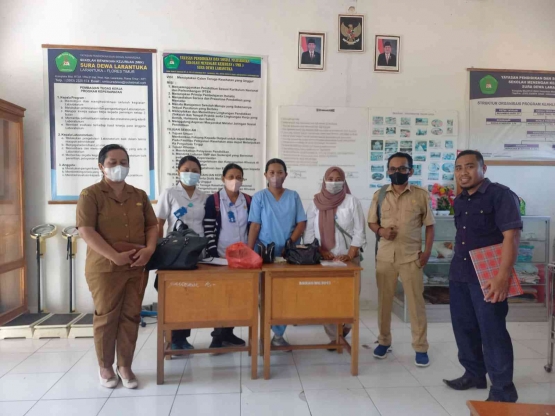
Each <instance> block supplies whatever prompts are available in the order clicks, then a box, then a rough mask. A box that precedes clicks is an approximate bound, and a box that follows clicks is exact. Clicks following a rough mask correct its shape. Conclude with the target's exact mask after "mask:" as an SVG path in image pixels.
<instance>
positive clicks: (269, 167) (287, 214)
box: [249, 159, 306, 346]
mask: <svg viewBox="0 0 555 416" xmlns="http://www.w3.org/2000/svg"><path fill="white" fill-rule="evenodd" d="M264 176H265V177H266V180H267V182H268V187H267V188H266V189H264V190H262V191H259V192H257V193H255V194H254V196H253V197H252V202H251V209H250V213H249V222H250V223H251V226H250V231H249V247H250V248H252V249H254V248H255V245H256V243H257V242H261V243H262V244H264V245H268V244H270V243H274V244H275V252H276V255H277V256H283V251H284V249H285V243H286V241H287V240H288V239H289V238H290V239H291V240H293V241H294V242H298V241H299V240H300V238H301V236H302V235H303V233H304V230H305V228H306V214H305V211H304V208H303V204H302V202H301V198H300V197H299V194H298V193H297V192H295V191H292V190H290V189H285V188H284V187H283V182H284V181H285V178H287V166H285V162H284V161H283V160H281V159H271V160H269V161H268V163H266V170H265V173H264ZM285 328H287V326H286V325H274V326H272V330H273V331H274V337H273V338H272V345H273V346H288V345H289V343H288V342H287V341H286V340H285V339H284V338H283V334H284V333H285Z"/></svg>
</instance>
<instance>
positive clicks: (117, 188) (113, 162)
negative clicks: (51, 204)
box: [77, 145, 158, 388]
mask: <svg viewBox="0 0 555 416" xmlns="http://www.w3.org/2000/svg"><path fill="white" fill-rule="evenodd" d="M98 162H99V167H100V169H101V170H102V171H103V173H104V178H103V179H102V180H101V181H100V182H99V183H97V184H95V185H93V186H90V187H88V188H86V189H84V190H83V191H82V192H81V195H80V197H79V201H78V203H77V227H78V228H79V233H80V235H81V236H82V237H83V239H84V240H85V242H86V243H87V245H88V247H87V261H86V266H85V277H86V279H87V283H88V285H89V289H90V291H91V293H92V296H93V301H94V307H95V314H94V320H93V327H94V341H95V347H96V355H97V358H98V364H99V366H100V373H99V376H100V382H101V385H103V386H104V387H109V388H114V387H116V386H117V383H118V377H117V376H116V375H115V374H114V371H113V368H112V366H113V364H114V355H115V351H116V350H117V359H118V361H117V364H118V367H117V372H118V375H119V376H120V377H121V378H122V382H123V384H124V386H125V387H129V388H134V387H136V386H137V382H136V379H135V376H134V374H133V372H132V371H131V363H132V361H133V354H134V352H135V344H136V341H137V335H138V330H139V322H140V312H141V304H142V300H143V296H144V292H145V288H146V284H147V282H148V272H147V271H145V270H144V266H145V264H146V263H147V262H148V260H149V259H150V257H151V256H152V253H153V252H154V249H155V247H156V239H157V233H158V229H157V225H158V220H157V219H156V215H155V214H154V210H153V209H152V205H151V204H150V201H149V199H148V196H147V195H146V193H145V192H144V191H142V190H140V189H137V188H135V187H133V186H131V185H128V184H126V183H125V177H126V176H127V172H128V171H129V167H128V165H129V156H128V155H127V152H126V151H125V149H123V148H122V147H121V146H118V145H108V146H106V147H105V148H103V149H102V150H101V151H100V155H99V160H98ZM116 243H127V245H130V244H135V245H137V249H135V250H130V251H125V252H121V253H120V252H118V251H117V250H116V249H115V248H114V244H116ZM116 246H118V245H117V244H116ZM139 246H142V247H144V248H140V247H139ZM127 250H129V249H127ZM120 251H121V250H120Z"/></svg>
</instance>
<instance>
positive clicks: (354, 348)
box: [351, 272, 360, 376]
mask: <svg viewBox="0 0 555 416" xmlns="http://www.w3.org/2000/svg"><path fill="white" fill-rule="evenodd" d="M354 279H355V285H354V286H355V293H354V302H353V303H354V305H353V306H354V310H353V315H354V320H353V329H352V333H353V335H352V338H351V374H352V375H353V376H358V348H359V339H358V335H359V332H358V331H359V325H358V324H359V321H358V318H359V310H358V308H359V296H360V291H359V289H360V272H356V273H355V276H354Z"/></svg>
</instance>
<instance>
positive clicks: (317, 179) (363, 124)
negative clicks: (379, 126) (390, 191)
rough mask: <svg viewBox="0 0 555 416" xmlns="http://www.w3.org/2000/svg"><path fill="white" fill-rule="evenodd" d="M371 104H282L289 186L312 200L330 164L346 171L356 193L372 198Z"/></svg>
mask: <svg viewBox="0 0 555 416" xmlns="http://www.w3.org/2000/svg"><path fill="white" fill-rule="evenodd" d="M368 144H369V143H368V108H346V107H304V106H282V107H279V155H280V157H281V158H282V159H283V160H284V161H285V163H286V164H287V170H288V173H289V176H288V177H287V181H286V187H287V188H291V189H293V190H295V191H297V192H298V193H299V195H300V196H301V199H303V200H311V199H312V198H313V196H314V194H316V193H318V192H319V191H320V189H321V186H322V178H323V176H324V173H325V172H326V170H327V169H328V168H329V167H330V166H339V167H340V168H342V169H343V170H344V171H345V174H346V176H347V182H348V183H349V187H350V189H351V192H352V193H353V195H355V196H356V197H357V198H359V199H370V198H371V196H372V195H371V194H370V192H369V188H368V177H367V172H368V156H367V155H368Z"/></svg>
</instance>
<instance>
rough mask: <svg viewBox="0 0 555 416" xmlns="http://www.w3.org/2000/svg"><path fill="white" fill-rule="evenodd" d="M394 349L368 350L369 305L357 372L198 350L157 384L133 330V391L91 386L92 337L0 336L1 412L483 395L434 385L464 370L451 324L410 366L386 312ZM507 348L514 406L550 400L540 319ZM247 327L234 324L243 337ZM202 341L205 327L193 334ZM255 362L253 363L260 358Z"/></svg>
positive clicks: (299, 409)
mask: <svg viewBox="0 0 555 416" xmlns="http://www.w3.org/2000/svg"><path fill="white" fill-rule="evenodd" d="M392 326H393V339H394V343H393V352H392V353H391V354H390V355H389V356H388V358H387V359H386V360H376V359H375V358H374V357H373V356H372V350H373V348H374V346H375V344H374V342H375V341H376V334H377V316H376V312H373V311H363V312H361V327H360V329H361V331H360V332H361V337H360V338H361V340H360V343H361V345H362V348H361V350H360V369H359V376H358V377H352V376H351V375H350V371H349V370H350V366H349V359H350V357H349V355H348V354H346V353H345V354H342V355H339V354H336V353H329V352H327V351H295V352H294V353H279V354H274V355H273V356H272V378H271V379H270V380H267V381H265V380H264V379H263V378H262V368H260V367H259V377H260V378H259V379H258V380H251V379H250V359H249V357H248V356H247V354H246V353H242V354H240V353H235V354H226V355H220V356H208V355H202V356H201V355H198V356H193V357H191V358H190V359H188V360H187V359H174V360H171V361H166V363H165V366H166V382H165V384H164V385H161V386H158V385H157V384H156V332H155V328H156V327H155V325H149V326H148V327H147V328H144V329H143V328H141V330H140V335H139V340H138V344H137V352H136V354H135V362H134V369H135V372H136V374H137V376H138V378H139V382H140V387H139V389H137V390H126V389H124V388H122V386H121V384H120V385H119V386H118V388H117V389H115V390H108V389H104V388H102V387H100V386H99V385H98V376H97V364H96V357H95V352H94V348H93V341H92V339H78V340H59V339H53V340H40V341H36V340H6V341H0V415H9V416H18V415H32V416H42V415H56V416H59V415H62V416H66V415H77V416H94V415H101V416H108V415H117V416H124V415H133V416H141V415H148V416H156V415H164V416H167V415H172V416H173V415H187V416H193V415H202V416H209V415H217V416H226V415H231V416H239V415H256V416H265V415H287V416H294V415H312V416H326V415H337V414H341V415H357V416H358V415H372V416H379V415H382V416H390V415H409V414H410V415H411V416H416V415H426V416H432V415H451V416H458V415H461V416H463V415H464V416H466V415H468V410H467V408H466V405H465V403H466V400H469V399H472V400H484V399H486V397H487V391H486V390H479V391H478V390H470V391H466V392H457V391H453V390H450V389H448V388H447V387H445V386H444V385H443V383H442V381H441V380H442V379H443V378H455V377H458V376H460V375H461V374H462V372H463V369H462V367H461V366H460V365H459V363H458V361H457V347H456V345H455V340H454V337H453V331H452V329H451V325H450V324H430V325H429V331H428V334H429V337H428V338H429V341H430V351H429V353H430V358H431V362H432V364H431V366H430V367H428V368H417V367H415V366H414V352H413V350H412V348H411V345H410V339H411V335H410V326H408V325H406V324H404V323H403V322H401V321H400V320H398V319H396V318H395V317H394V321H393V325H392ZM508 326H509V331H510V333H511V336H512V338H513V344H514V347H515V377H514V379H515V383H516V386H517V388H518V392H519V395H520V400H519V401H520V402H522V403H526V402H528V403H555V373H553V374H549V373H546V372H545V371H544V368H543V367H544V365H545V364H546V357H547V324H546V323H510V324H509V325H508ZM246 332H247V331H246V330H245V331H242V329H240V328H238V329H236V333H237V334H238V335H241V333H242V335H243V337H245V336H246ZM286 336H287V337H288V339H289V340H290V341H291V342H293V343H294V342H301V341H308V342H326V340H327V338H326V336H325V334H324V330H323V329H322V328H321V327H316V326H298V327H294V326H290V327H289V328H288V329H287V332H286ZM192 340H193V343H194V344H195V345H196V346H197V347H203V346H205V347H206V346H208V344H209V342H210V330H208V329H207V330H197V331H193V334H192ZM259 364H260V365H261V364H262V360H259Z"/></svg>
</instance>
